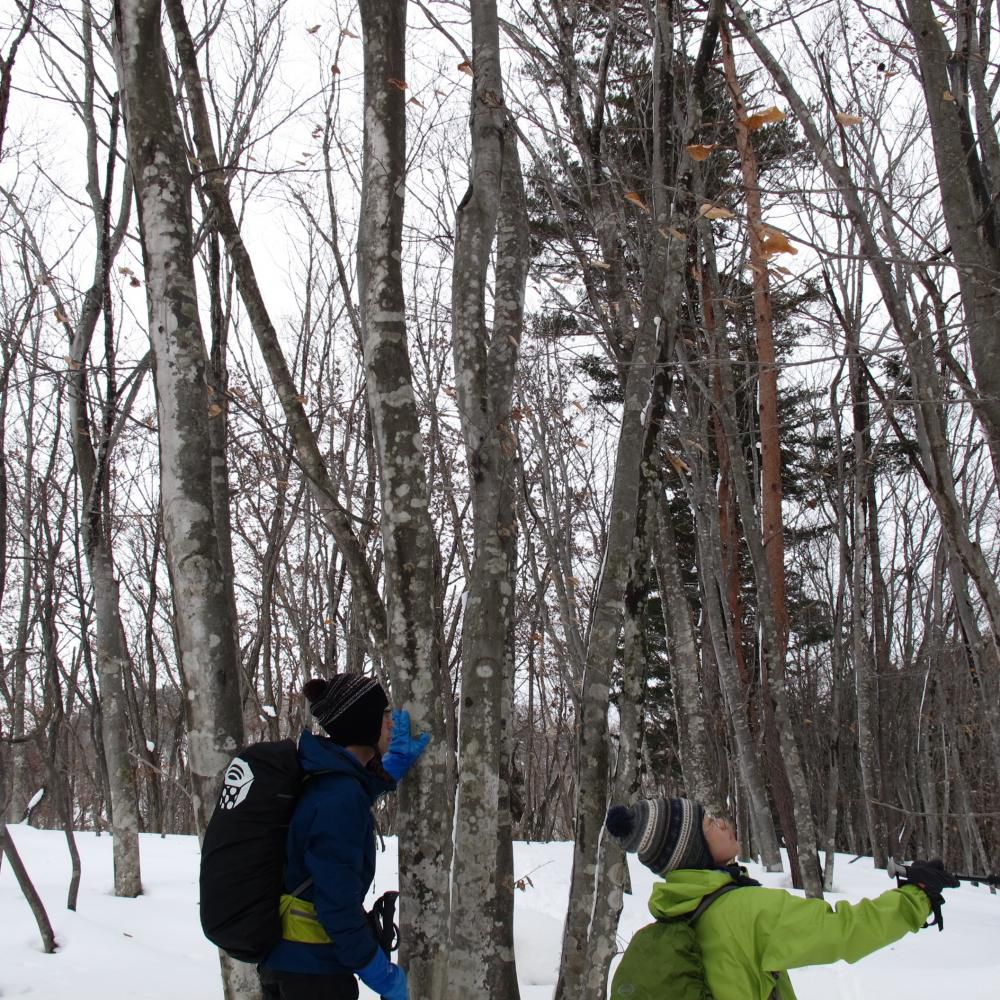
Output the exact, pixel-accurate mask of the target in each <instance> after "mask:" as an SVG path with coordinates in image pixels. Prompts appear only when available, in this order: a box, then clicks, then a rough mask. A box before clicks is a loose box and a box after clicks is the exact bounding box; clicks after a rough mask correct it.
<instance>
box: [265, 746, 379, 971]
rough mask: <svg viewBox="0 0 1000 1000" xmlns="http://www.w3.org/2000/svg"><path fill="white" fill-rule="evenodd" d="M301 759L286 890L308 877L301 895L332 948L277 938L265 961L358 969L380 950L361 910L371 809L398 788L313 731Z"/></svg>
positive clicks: (367, 883) (369, 870)
mask: <svg viewBox="0 0 1000 1000" xmlns="http://www.w3.org/2000/svg"><path fill="white" fill-rule="evenodd" d="M299 760H300V761H301V763H302V768H303V770H304V771H305V772H306V774H307V775H312V777H309V778H308V780H306V781H305V783H304V785H303V790H302V794H301V796H300V797H299V801H298V803H297V804H296V806H295V812H294V813H293V814H292V821H291V823H290V825H289V827H288V841H287V861H286V868H285V892H294V891H295V889H297V888H298V887H299V886H300V885H301V884H302V883H303V882H304V881H305V880H306V879H307V878H309V877H310V876H311V877H312V879H313V882H312V885H310V886H309V888H308V889H305V890H303V891H302V892H301V893H300V894H299V895H300V896H301V898H302V899H307V900H310V901H311V902H312V903H313V905H314V906H315V907H316V916H317V917H318V918H319V920H320V923H322V925H323V928H324V929H325V930H326V933H327V935H328V936H329V938H330V944H304V943H301V942H298V941H285V940H282V941H279V942H278V944H277V945H275V947H274V948H273V949H272V951H271V953H270V954H269V955H268V956H267V958H266V959H265V960H264V962H263V963H262V964H263V965H264V966H265V967H266V968H268V969H275V970H277V971H280V972H305V973H311V974H330V973H350V972H355V971H356V970H358V969H361V968H363V967H364V966H365V965H367V964H368V963H369V962H370V961H371V960H372V958H373V957H374V955H375V950H376V948H378V944H377V943H376V941H375V937H374V935H373V934H372V932H371V929H370V928H369V926H368V922H367V920H366V919H365V910H364V900H365V896H366V895H367V894H368V890H369V889H370V888H371V884H372V879H373V878H374V877H375V819H374V817H373V816H372V811H371V810H372V805H373V804H374V802H375V800H376V799H377V798H378V797H379V796H380V795H382V794H384V793H385V792H389V791H392V790H393V789H394V788H395V787H396V785H395V782H393V781H392V779H391V778H389V776H388V775H386V774H385V772H379V773H376V772H374V771H370V770H367V769H366V768H364V767H363V766H362V764H361V762H360V761H359V760H358V759H357V758H356V757H355V756H354V755H353V754H351V753H349V752H348V751H347V750H345V749H344V748H343V747H342V746H339V745H338V744H336V743H334V742H333V741H332V740H329V739H327V738H326V737H324V736H315V735H314V734H313V733H310V732H304V733H303V734H302V736H301V737H300V738H299ZM320 772H324V773H320Z"/></svg>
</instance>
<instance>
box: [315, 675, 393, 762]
mask: <svg viewBox="0 0 1000 1000" xmlns="http://www.w3.org/2000/svg"><path fill="white" fill-rule="evenodd" d="M302 693H303V694H304V695H305V696H306V698H307V699H308V701H309V711H310V712H312V715H313V718H314V719H315V720H316V721H317V722H318V723H319V724H320V725H321V726H322V727H323V728H324V729H325V730H326V732H327V735H328V736H329V737H330V739H331V740H333V742H334V743H339V744H340V745H341V746H343V747H347V746H361V747H374V746H377V745H378V741H379V737H380V736H381V735H382V713H383V712H384V711H385V710H386V708H388V707H389V699H388V698H386V696H385V691H383V690H382V685H381V684H379V682H378V681H377V680H375V678H374V677H363V676H362V675H361V674H334V675H333V676H332V677H331V678H330V679H329V680H324V679H323V678H322V677H314V678H313V679H312V680H311V681H309V682H308V683H307V684H306V686H305V687H304V688H303V689H302Z"/></svg>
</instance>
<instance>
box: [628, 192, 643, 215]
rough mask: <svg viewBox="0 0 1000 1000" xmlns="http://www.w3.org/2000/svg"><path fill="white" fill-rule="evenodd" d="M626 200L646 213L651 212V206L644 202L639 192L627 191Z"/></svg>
mask: <svg viewBox="0 0 1000 1000" xmlns="http://www.w3.org/2000/svg"><path fill="white" fill-rule="evenodd" d="M625 200H626V201H630V202H632V204H633V205H635V206H636V207H638V208H641V209H642V210H643V211H644V212H648V211H649V206H648V205H647V204H646V203H645V202H644V201H643V200H642V196H641V195H640V194H639V193H638V192H637V191H626V192H625Z"/></svg>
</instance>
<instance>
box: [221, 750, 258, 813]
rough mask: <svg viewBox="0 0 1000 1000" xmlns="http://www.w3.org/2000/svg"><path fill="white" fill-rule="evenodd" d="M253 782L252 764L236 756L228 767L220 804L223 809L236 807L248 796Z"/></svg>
mask: <svg viewBox="0 0 1000 1000" xmlns="http://www.w3.org/2000/svg"><path fill="white" fill-rule="evenodd" d="M252 784H253V771H251V770H250V765H249V764H248V763H247V762H246V761H245V760H242V759H241V758H239V757H234V758H233V759H232V762H231V763H230V765H229V767H227V768H226V777H225V782H224V783H223V785H222V794H221V795H220V796H219V806H220V807H221V808H222V809H235V808H236V807H237V806H238V805H239V804H240V803H241V802H242V801H243V800H244V799H245V798H246V797H247V794H248V793H249V791H250V786H251V785H252Z"/></svg>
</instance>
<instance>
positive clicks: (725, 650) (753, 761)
mask: <svg viewBox="0 0 1000 1000" xmlns="http://www.w3.org/2000/svg"><path fill="white" fill-rule="evenodd" d="M702 246H703V249H704V253H705V270H706V277H707V280H706V288H705V294H704V302H705V330H706V335H707V337H708V338H709V354H710V355H711V356H712V358H713V364H714V371H715V380H716V385H715V386H714V387H713V393H712V406H713V417H712V420H713V430H714V437H715V440H716V446H717V450H718V453H719V455H720V475H722V474H723V473H724V472H725V470H727V469H728V470H729V473H728V475H727V480H728V481H730V484H731V481H732V480H733V478H734V475H733V472H732V461H731V459H730V458H729V456H730V452H731V449H732V442H731V437H730V435H728V434H727V432H726V430H725V420H724V416H723V401H724V400H725V399H726V398H731V397H730V394H731V392H732V382H733V379H732V373H731V372H730V370H729V366H730V364H731V362H730V359H729V357H728V349H727V347H726V345H725V338H724V331H722V330H720V329H719V328H718V326H717V323H716V303H717V302H719V301H721V292H720V286H719V272H718V266H717V263H716V257H715V245H714V242H713V241H712V236H711V230H710V229H709V227H707V226H705V227H703V232H702ZM702 434H703V437H704V438H705V440H703V441H702V442H701V444H702V448H701V449H700V451H701V453H702V454H707V453H708V451H709V449H708V442H707V437H708V434H707V428H705V430H704V431H702ZM700 464H701V463H699V466H700ZM692 491H693V494H694V495H693V497H692V507H693V508H694V511H695V527H696V530H697V534H698V546H699V562H700V563H701V564H702V565H704V566H709V567H712V572H708V573H706V574H705V577H706V579H705V581H704V584H703V588H702V590H703V593H704V595H705V612H706V619H707V622H708V626H709V631H710V635H711V637H712V643H713V647H714V650H715V659H716V662H717V663H718V666H719V674H720V682H721V686H722V691H723V697H724V699H725V702H726V706H727V708H728V712H729V720H730V725H731V726H732V733H733V740H734V742H735V744H736V755H737V767H738V769H739V772H740V776H741V778H742V781H743V785H744V787H745V788H746V791H747V798H748V800H749V801H748V803H747V804H748V811H749V813H750V819H751V827H752V830H753V833H754V836H755V838H756V841H757V846H758V848H759V853H760V858H761V862H762V863H763V865H764V867H765V869H766V870H767V871H781V870H782V868H783V865H782V861H781V851H780V849H779V847H778V836H777V833H776V831H775V828H774V819H773V817H772V815H771V809H770V805H769V803H768V797H767V788H766V785H765V781H764V774H763V770H762V768H761V766H760V763H759V761H758V751H757V746H756V741H755V740H754V734H753V732H752V730H751V727H750V722H749V718H748V712H747V701H748V696H749V684H748V682H747V681H746V680H745V678H744V676H743V671H741V669H740V666H739V660H738V656H739V655H740V652H739V650H738V649H737V647H736V643H737V642H738V641H740V636H741V629H740V627H739V622H738V620H737V619H736V614H737V612H738V611H739V608H740V605H739V604H738V602H737V601H736V600H735V599H734V597H733V595H732V589H733V575H734V573H735V572H736V562H737V553H736V552H735V551H733V550H730V551H728V552H726V553H725V556H724V554H723V546H725V545H727V544H729V543H730V539H729V537H728V536H727V535H726V533H725V532H724V530H720V521H721V520H724V519H729V518H733V519H734V518H735V515H736V509H735V504H734V507H733V509H732V511H729V510H725V509H720V507H721V503H720V504H717V505H715V506H714V507H713V505H712V504H711V499H710V498H711V496H712V494H711V490H710V486H709V473H708V472H707V471H702V472H701V474H700V475H699V476H698V477H697V480H696V481H693V482H692ZM720 500H721V490H720ZM754 523H755V522H751V526H752V525H753V524H754ZM727 561H730V562H731V563H732V565H727ZM723 594H726V595H727V597H729V600H727V601H726V602H725V603H723V601H722V595H723ZM723 608H725V609H726V611H727V612H728V614H729V620H728V621H727V620H726V619H725V617H724V613H723Z"/></svg>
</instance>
